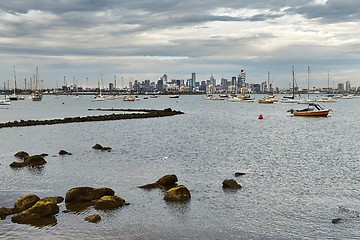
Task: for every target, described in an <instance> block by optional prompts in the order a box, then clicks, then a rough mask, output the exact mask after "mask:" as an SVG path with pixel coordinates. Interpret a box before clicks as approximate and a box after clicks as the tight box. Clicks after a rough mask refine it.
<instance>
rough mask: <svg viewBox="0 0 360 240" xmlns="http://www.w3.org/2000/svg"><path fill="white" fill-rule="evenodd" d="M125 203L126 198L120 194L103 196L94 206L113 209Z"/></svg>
mask: <svg viewBox="0 0 360 240" xmlns="http://www.w3.org/2000/svg"><path fill="white" fill-rule="evenodd" d="M124 205H125V200H124V199H123V198H121V197H118V196H103V197H101V198H100V199H99V200H98V201H96V203H95V205H94V207H95V208H96V209H101V210H112V209H115V208H119V207H122V206H124Z"/></svg>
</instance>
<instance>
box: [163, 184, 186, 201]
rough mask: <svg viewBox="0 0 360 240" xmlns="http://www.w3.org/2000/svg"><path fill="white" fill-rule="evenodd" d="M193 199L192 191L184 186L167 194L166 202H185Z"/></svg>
mask: <svg viewBox="0 0 360 240" xmlns="http://www.w3.org/2000/svg"><path fill="white" fill-rule="evenodd" d="M190 198H191V194H190V191H189V190H188V189H187V188H186V187H185V186H184V185H179V186H177V187H173V188H170V189H169V190H167V191H166V192H165V195H164V200H166V201H173V202H185V201H188V200H189V199H190Z"/></svg>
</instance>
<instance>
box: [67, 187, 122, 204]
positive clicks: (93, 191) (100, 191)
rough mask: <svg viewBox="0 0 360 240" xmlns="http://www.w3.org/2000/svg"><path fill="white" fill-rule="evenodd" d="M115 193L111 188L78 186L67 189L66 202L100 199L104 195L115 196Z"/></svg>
mask: <svg viewBox="0 0 360 240" xmlns="http://www.w3.org/2000/svg"><path fill="white" fill-rule="evenodd" d="M114 194H115V192H114V190H112V189H110V188H92V187H76V188H72V189H70V190H69V191H67V193H66V196H65V202H66V203H77V202H88V201H93V200H97V199H100V198H101V197H103V196H113V195H114Z"/></svg>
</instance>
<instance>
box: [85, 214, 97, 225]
mask: <svg viewBox="0 0 360 240" xmlns="http://www.w3.org/2000/svg"><path fill="white" fill-rule="evenodd" d="M84 220H85V221H88V222H92V223H98V222H100V220H101V217H100V215H99V214H93V215H89V216H86V217H85V218H84Z"/></svg>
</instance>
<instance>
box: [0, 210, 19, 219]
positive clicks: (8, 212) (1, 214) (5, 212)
mask: <svg viewBox="0 0 360 240" xmlns="http://www.w3.org/2000/svg"><path fill="white" fill-rule="evenodd" d="M15 213H16V211H15V209H14V208H5V207H0V219H1V220H4V219H5V218H6V216H8V215H11V214H15Z"/></svg>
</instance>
